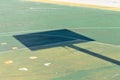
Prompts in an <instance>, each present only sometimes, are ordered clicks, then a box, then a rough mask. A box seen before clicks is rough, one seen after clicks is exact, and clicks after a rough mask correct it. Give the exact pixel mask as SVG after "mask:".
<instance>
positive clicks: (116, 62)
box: [68, 45, 120, 65]
mask: <svg viewBox="0 0 120 80" xmlns="http://www.w3.org/2000/svg"><path fill="white" fill-rule="evenodd" d="M68 46H69V47H70V48H73V49H75V50H78V51H81V52H84V53H85V54H88V55H91V56H94V57H97V58H99V59H102V60H105V61H108V62H110V63H113V64H116V65H120V61H118V60H115V59H112V58H109V57H106V56H104V55H101V54H100V53H95V52H92V51H89V50H87V49H84V48H80V47H77V46H75V45H68Z"/></svg>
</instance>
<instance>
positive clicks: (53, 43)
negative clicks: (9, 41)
mask: <svg viewBox="0 0 120 80" xmlns="http://www.w3.org/2000/svg"><path fill="white" fill-rule="evenodd" d="M14 37H15V38H16V39H17V40H18V41H20V42H21V43H22V44H23V45H25V46H26V47H27V48H29V49H30V50H32V51H34V50H39V49H46V48H50V47H57V46H65V45H66V44H74V43H83V42H88V41H94V40H93V39H91V38H88V37H86V36H83V35H81V34H78V33H75V32H73V31H70V30H68V29H60V30H52V31H45V32H37V33H29V34H22V35H14Z"/></svg>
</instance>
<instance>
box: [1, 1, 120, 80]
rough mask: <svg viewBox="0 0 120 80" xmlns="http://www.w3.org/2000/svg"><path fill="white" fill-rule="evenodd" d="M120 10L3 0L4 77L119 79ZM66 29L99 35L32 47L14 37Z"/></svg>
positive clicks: (22, 79)
mask: <svg viewBox="0 0 120 80" xmlns="http://www.w3.org/2000/svg"><path fill="white" fill-rule="evenodd" d="M119 15H120V12H119V11H110V10H100V9H94V8H85V7H71V6H63V5H56V4H47V3H39V2H29V1H24V0H10V1H8V0H1V1H0V80H119V79H120V71H119V68H120V65H119V64H120V62H119V60H120V57H119V56H120V54H119V53H120V46H119V45H120V36H119V34H120V26H119V25H120V18H119ZM60 29H68V30H70V31H73V32H75V33H77V34H79V35H83V36H86V37H88V38H91V39H94V41H90V42H85V43H74V44H72V45H73V46H68V45H66V46H56V47H50V48H47V49H39V50H35V51H32V50H30V49H29V48H28V47H26V46H25V45H24V44H22V43H21V42H20V41H19V40H17V39H15V38H14V35H23V34H30V33H38V32H44V31H53V30H60ZM57 37H59V36H57Z"/></svg>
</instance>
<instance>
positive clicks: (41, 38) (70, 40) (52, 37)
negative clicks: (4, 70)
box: [13, 29, 120, 65]
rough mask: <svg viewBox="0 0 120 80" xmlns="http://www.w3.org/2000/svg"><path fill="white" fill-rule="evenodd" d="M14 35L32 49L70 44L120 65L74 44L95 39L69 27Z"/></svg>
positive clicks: (116, 61)
mask: <svg viewBox="0 0 120 80" xmlns="http://www.w3.org/2000/svg"><path fill="white" fill-rule="evenodd" d="M13 37H14V38H15V39H17V40H18V41H20V42H21V43H22V44H23V45H25V46H26V47H27V48H29V49H30V50H32V51H35V50H40V49H47V48H51V47H60V46H62V47H63V46H68V47H70V48H73V49H75V50H77V51H80V52H84V53H85V54H88V55H91V56H94V57H97V58H99V59H102V60H105V61H108V62H110V63H113V64H116V65H120V61H118V60H115V59H112V58H109V57H107V56H104V55H101V54H100V53H96V52H92V51H90V50H87V49H84V48H80V47H78V46H75V45H73V44H76V43H85V42H90V41H95V40H94V39H91V38H88V37H86V36H84V35H81V34H78V33H75V32H73V31H70V30H68V29H60V30H52V31H45V32H37V33H29V34H21V35H14V36H13Z"/></svg>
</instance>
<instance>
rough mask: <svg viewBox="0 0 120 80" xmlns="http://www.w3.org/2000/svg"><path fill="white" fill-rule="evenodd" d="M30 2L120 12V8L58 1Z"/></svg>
mask: <svg viewBox="0 0 120 80" xmlns="http://www.w3.org/2000/svg"><path fill="white" fill-rule="evenodd" d="M27 1H28V0H27ZM29 1H32V2H42V3H51V4H59V5H68V6H79V7H88V8H97V9H104V10H112V11H120V7H109V6H102V5H94V4H84V3H73V2H62V1H56V0H29Z"/></svg>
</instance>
